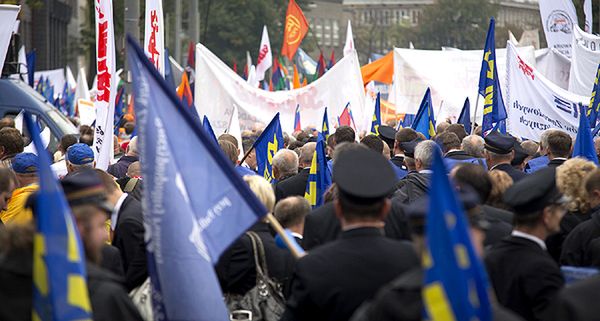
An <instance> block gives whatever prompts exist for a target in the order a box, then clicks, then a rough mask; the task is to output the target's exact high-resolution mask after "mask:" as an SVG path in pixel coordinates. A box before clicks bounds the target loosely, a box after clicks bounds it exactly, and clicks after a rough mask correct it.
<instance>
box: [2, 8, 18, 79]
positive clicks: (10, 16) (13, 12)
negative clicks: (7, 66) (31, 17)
mask: <svg viewBox="0 0 600 321" xmlns="http://www.w3.org/2000/svg"><path fill="white" fill-rule="evenodd" d="M19 10H21V6H13V5H9V4H0V70H2V67H3V66H4V59H6V51H7V50H8V46H9V45H10V37H11V36H12V32H13V27H14V25H15V21H16V20H17V15H18V14H19Z"/></svg>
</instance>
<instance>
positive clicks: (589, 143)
mask: <svg viewBox="0 0 600 321" xmlns="http://www.w3.org/2000/svg"><path fill="white" fill-rule="evenodd" d="M580 108H581V109H580V111H581V114H580V115H579V128H578V129H577V137H575V145H573V155H572V157H583V158H586V159H587V160H589V161H592V162H594V164H596V165H598V155H596V149H595V148H594V139H593V137H592V129H591V128H590V123H589V122H588V119H587V117H585V113H584V111H585V110H584V108H585V107H583V106H581V107H580Z"/></svg>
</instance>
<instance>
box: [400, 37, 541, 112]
mask: <svg viewBox="0 0 600 321" xmlns="http://www.w3.org/2000/svg"><path fill="white" fill-rule="evenodd" d="M518 50H519V52H520V53H521V54H522V55H523V57H527V59H526V61H528V62H529V63H532V64H535V54H534V50H533V47H531V46H528V47H520V48H518ZM482 60H483V50H459V49H452V50H448V49H446V50H415V49H400V48H395V49H394V82H395V83H394V85H395V89H396V91H395V95H396V97H395V101H396V112H397V113H408V114H416V113H417V110H418V108H419V104H420V103H421V99H423V95H424V94H425V90H426V89H427V88H428V87H429V88H430V89H431V98H432V101H433V110H434V113H435V117H436V120H437V121H440V120H443V119H445V118H448V117H450V118H453V119H456V118H458V116H459V115H460V111H461V109H462V107H463V104H464V102H465V98H466V97H469V100H470V101H471V104H472V105H471V113H474V112H475V102H476V100H477V96H476V94H477V91H478V88H477V87H478V85H479V72H480V71H481V62H482ZM505 63H506V49H496V66H497V68H498V78H499V79H500V86H501V87H502V90H503V91H504V87H505V82H506V68H505ZM442 102H443V103H442ZM482 106H483V99H479V109H478V112H477V114H478V119H479V120H478V121H479V122H480V123H481V115H482Z"/></svg>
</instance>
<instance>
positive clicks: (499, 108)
mask: <svg viewBox="0 0 600 321" xmlns="http://www.w3.org/2000/svg"><path fill="white" fill-rule="evenodd" d="M495 26H496V22H495V20H494V18H491V19H490V26H489V28H488V32H487V37H486V39H485V49H484V52H483V62H482V63H481V72H480V73H479V94H480V95H482V96H483V124H482V131H481V133H482V135H483V136H485V135H487V133H488V132H489V131H490V130H492V129H494V127H495V125H496V123H497V122H500V121H502V120H504V119H506V117H507V116H506V109H505V107H504V100H503V99H502V91H501V89H500V81H499V80H498V70H497V68H496V44H495V43H494V41H495V40H494V39H495V38H494V37H495V34H496V31H495V30H496V27H495ZM505 132H506V130H505Z"/></svg>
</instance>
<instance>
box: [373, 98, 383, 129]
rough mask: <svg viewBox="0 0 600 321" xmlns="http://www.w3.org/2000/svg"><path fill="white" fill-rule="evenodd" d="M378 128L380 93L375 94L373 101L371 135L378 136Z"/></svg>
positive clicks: (379, 122)
mask: <svg viewBox="0 0 600 321" xmlns="http://www.w3.org/2000/svg"><path fill="white" fill-rule="evenodd" d="M379 126H381V93H377V98H376V99H375V110H374V111H373V119H372V120H371V134H374V135H379Z"/></svg>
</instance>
